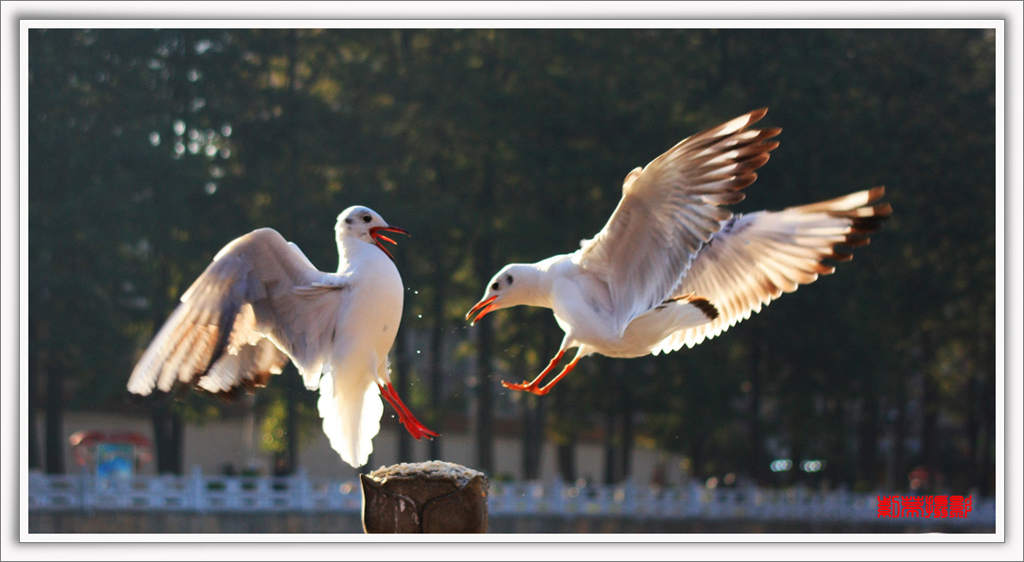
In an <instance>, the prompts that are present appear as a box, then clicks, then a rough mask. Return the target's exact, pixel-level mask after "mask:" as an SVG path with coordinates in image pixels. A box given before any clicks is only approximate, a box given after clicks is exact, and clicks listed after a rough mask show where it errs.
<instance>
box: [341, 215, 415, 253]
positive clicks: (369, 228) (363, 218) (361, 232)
mask: <svg viewBox="0 0 1024 562" xmlns="http://www.w3.org/2000/svg"><path fill="white" fill-rule="evenodd" d="M334 231H335V233H336V234H337V237H338V245H339V246H344V245H345V242H346V240H361V241H363V242H366V243H369V244H373V245H375V246H377V247H378V248H380V249H381V250H382V251H383V252H384V253H385V254H387V255H388V257H389V258H391V259H395V258H394V256H392V255H391V252H389V251H388V249H387V248H385V247H384V244H383V243H382V242H390V243H392V244H394V243H395V241H394V240H392V239H390V238H388V237H387V236H384V235H383V234H381V232H397V233H399V234H405V235H406V236H408V235H409V233H408V232H406V231H405V229H403V228H399V227H397V226H391V225H389V224H388V223H387V221H385V220H384V219H383V218H381V216H380V215H378V214H377V212H376V211H374V210H373V209H370V208H368V207H363V206H361V205H356V206H353V207H349V208H347V209H345V210H344V211H342V212H341V214H340V215H338V222H337V223H336V224H335V225H334Z"/></svg>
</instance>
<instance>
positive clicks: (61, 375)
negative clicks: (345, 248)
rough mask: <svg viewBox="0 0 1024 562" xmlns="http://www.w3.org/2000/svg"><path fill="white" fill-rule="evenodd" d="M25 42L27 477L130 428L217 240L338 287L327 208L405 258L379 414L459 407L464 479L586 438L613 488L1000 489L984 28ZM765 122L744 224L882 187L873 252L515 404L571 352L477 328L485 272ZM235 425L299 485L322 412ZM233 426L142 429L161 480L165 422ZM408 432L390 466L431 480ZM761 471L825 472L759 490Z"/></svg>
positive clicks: (988, 64) (35, 37) (37, 38)
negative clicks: (525, 383) (300, 455)
mask: <svg viewBox="0 0 1024 562" xmlns="http://www.w3.org/2000/svg"><path fill="white" fill-rule="evenodd" d="M28 49H29V112H28V120H29V147H28V148H29V160H28V161H29V192H28V195H29V255H28V261H29V278H28V279H29V283H30V288H29V316H30V334H29V374H30V376H29V381H30V388H29V393H30V395H29V407H30V417H29V421H30V423H31V424H32V427H31V429H32V431H30V436H31V439H30V447H29V452H30V458H29V464H30V466H31V467H33V468H39V469H43V470H46V471H48V472H54V473H59V472H62V471H64V470H65V467H63V466H62V458H63V457H62V455H61V454H58V453H57V451H60V450H61V448H62V447H63V446H64V443H62V442H61V439H62V436H61V429H60V424H61V420H62V415H63V412H65V411H68V410H88V409H96V410H106V411H109V410H124V409H132V408H134V409H135V410H136V411H138V407H137V406H130V405H128V404H127V403H126V401H125V395H126V390H125V383H126V381H127V377H128V373H129V372H130V371H131V367H132V365H133V363H134V361H135V359H136V358H137V357H138V355H139V354H140V353H141V350H142V349H143V347H144V346H145V345H146V344H147V343H148V341H149V338H150V337H151V336H152V334H153V332H154V330H155V329H156V328H158V327H159V325H160V324H161V323H162V322H163V321H164V320H165V319H166V317H167V316H168V314H169V313H170V311H171V310H172V308H173V307H174V305H175V303H176V302H177V299H178V298H179V297H180V295H181V293H182V292H183V291H184V290H185V289H186V288H187V287H188V285H189V284H190V283H191V282H192V280H194V279H195V277H196V276H197V275H198V274H199V273H200V272H201V271H202V270H203V269H204V268H205V267H206V265H207V264H208V263H209V262H210V260H211V259H212V257H213V255H214V254H215V253H216V252H217V251H218V250H219V249H220V248H221V247H222V246H223V245H224V244H226V243H227V242H229V241H230V240H232V239H233V238H235V237H237V236H239V235H241V234H243V233H245V232H247V231H249V230H251V229H253V228H257V227H262V226H270V227H273V228H275V229H277V230H279V231H280V232H281V233H282V234H283V235H284V236H285V237H286V238H287V239H289V240H291V241H294V242H295V243H297V244H298V245H299V246H300V247H302V248H303V250H304V251H305V253H306V254H307V255H308V256H309V257H310V259H311V260H312V261H313V262H314V263H315V264H317V265H318V266H319V267H320V268H321V269H324V270H333V269H334V268H335V267H336V259H337V257H336V249H335V243H334V240H333V230H332V227H333V224H334V220H335V217H336V216H337V213H338V212H340V211H341V210H342V209H344V208H345V207H348V206H350V205H353V204H364V205H368V206H370V207H372V208H374V209H376V210H377V211H379V212H380V213H381V214H382V215H383V216H384V217H385V218H386V219H387V220H388V221H389V222H392V223H393V224H397V225H401V226H403V227H405V228H407V229H409V230H410V231H411V232H412V233H413V236H414V237H413V238H412V239H411V240H405V241H401V245H400V247H399V248H398V250H397V251H396V252H395V253H396V258H397V261H398V266H399V269H400V271H401V273H402V276H403V278H404V280H405V283H406V286H407V287H408V288H409V291H408V293H407V299H406V312H405V317H404V319H403V325H402V329H401V331H400V333H399V340H398V342H397V343H396V349H395V352H394V353H395V359H394V360H393V366H394V367H395V370H396V371H397V381H398V385H399V387H400V388H399V392H400V393H401V394H402V395H403V396H405V397H406V399H407V401H409V402H410V403H411V404H410V405H411V406H412V407H413V409H414V410H416V411H417V412H420V413H422V415H421V418H423V420H424V422H426V423H427V425H428V426H430V427H432V428H433V429H435V430H441V431H442V432H444V430H445V428H446V425H449V424H453V423H456V421H457V420H458V419H460V417H461V419H464V418H465V417H466V416H469V415H472V416H475V423H473V424H472V426H473V427H474V428H475V431H476V443H477V461H478V462H477V465H476V466H475V468H478V469H481V470H485V471H490V470H491V469H493V467H494V451H493V435H494V432H495V427H496V425H497V424H501V423H504V422H506V421H508V420H512V421H516V422H518V424H519V425H518V427H521V431H522V435H523V442H524V444H526V445H527V446H526V447H524V453H523V466H524V473H525V474H526V475H527V476H528V477H531V476H532V477H535V476H536V470H537V468H536V466H537V460H538V458H539V455H540V448H539V445H538V444H539V443H540V442H541V441H542V440H545V439H546V440H550V441H553V442H554V443H556V444H557V445H558V465H559V469H560V471H561V474H562V475H563V477H564V478H566V479H568V480H572V479H575V478H577V477H579V476H580V473H581V472H582V471H581V470H580V467H577V466H575V465H574V464H575V463H574V456H573V446H574V443H576V441H577V440H578V438H579V436H581V435H583V434H586V433H594V432H597V433H598V434H600V435H602V436H603V438H604V439H605V443H606V459H607V460H608V462H606V466H605V474H604V479H605V480H606V481H609V482H615V481H619V480H622V479H623V478H625V477H627V476H628V474H629V470H630V467H629V462H628V459H629V454H628V453H629V451H630V449H631V448H632V447H634V446H636V445H637V443H640V442H642V443H645V444H647V445H650V446H656V447H659V448H662V449H664V450H668V451H673V452H679V453H681V454H683V455H684V456H685V458H686V462H687V463H688V467H689V471H690V473H691V474H692V476H694V477H695V478H698V479H701V480H703V479H706V478H709V477H712V476H714V475H720V474H725V473H733V474H738V475H740V477H742V478H746V479H748V480H750V481H753V482H757V483H758V484H760V485H789V484H793V483H796V482H801V483H808V484H814V483H815V479H821V478H827V479H828V480H829V482H831V483H832V484H834V485H844V486H847V487H850V488H853V489H865V490H870V489H877V488H879V487H881V486H885V485H888V486H890V487H892V486H895V487H899V488H903V487H906V485H907V481H906V475H907V474H908V473H909V472H910V470H912V469H913V468H915V467H924V468H925V469H926V470H928V471H929V472H930V473H931V474H932V475H933V476H937V477H940V478H942V481H943V482H944V485H946V486H948V487H950V488H951V489H955V490H957V491H961V490H967V489H969V488H977V489H978V490H980V491H981V492H982V493H986V494H991V493H993V492H994V487H995V468H994V463H995V454H996V453H995V445H996V441H995V427H996V419H995V411H996V410H995V400H996V373H995V367H996V356H995V338H996V332H995V325H996V324H995V321H996V297H995V294H996V291H995V289H996V287H995V279H996V251H995V243H996V230H995V227H996V222H995V221H996V211H997V209H996V191H995V180H996V167H995V163H996V154H995V150H996V145H995V138H996V137H995V135H996V129H995V126H996V119H995V117H996V114H995V43H994V34H993V33H991V32H989V31H985V30H969V29H937V30H908V29H877V30H840V29H831V30H810V29H807V30H799V29H777V30H701V29H683V30H671V29H644V30H562V29H557V30H556V29H550V30H479V29H470V30H419V29H404V30H365V29H364V30H345V29H333V30H317V29H300V30H288V29H266V30H245V29H231V30H217V29H183V30H176V29H163V30H132V29H101V30H73V29H47V30H39V29H36V30H31V31H30V33H29V45H28ZM763 106H767V107H769V108H770V112H769V113H768V115H767V117H766V118H765V120H764V121H763V122H762V123H761V125H764V126H781V127H783V129H784V131H783V133H782V135H781V136H780V140H781V142H782V145H781V147H780V148H779V149H778V150H776V151H775V152H774V153H773V157H772V160H771V162H770V163H769V164H768V165H767V166H765V167H764V168H763V169H762V170H761V171H760V174H759V175H760V179H759V180H758V181H757V182H756V183H755V184H754V185H753V186H751V187H750V188H748V189H747V190H746V192H747V199H746V200H745V201H743V202H742V203H740V204H739V205H737V210H739V211H741V212H742V211H753V210H759V209H763V208H772V209H777V208H782V207H785V206H790V205H796V204H803V203H808V202H812V201H817V200H821V199H826V198H830V197H834V196H838V195H842V194H845V193H848V192H852V191H856V190H861V189H866V188H868V187H872V186H875V185H882V184H884V185H886V186H887V195H886V200H887V201H890V202H891V203H892V205H893V207H894V209H895V214H894V217H893V218H892V219H891V220H890V221H889V222H888V223H887V224H886V226H885V228H884V229H883V230H882V231H881V232H880V233H879V234H877V235H876V236H875V237H874V238H873V244H872V245H871V246H869V247H866V248H861V249H859V250H858V251H857V252H856V255H855V259H854V261H853V262H852V263H850V264H843V265H841V266H840V267H839V268H838V271H837V274H836V275H834V276H832V277H825V278H823V279H822V280H820V281H819V282H817V283H815V284H813V285H810V286H807V287H803V288H801V289H800V290H799V291H798V292H797V293H796V294H794V295H791V296H786V297H784V298H782V299H781V300H779V301H777V302H776V303H773V304H772V305H771V306H770V307H769V308H768V309H767V310H765V311H763V312H762V313H761V314H758V315H756V316H754V317H753V318H751V319H750V320H748V321H745V322H743V323H741V324H740V325H738V326H736V327H734V328H733V329H731V330H729V331H728V332H727V333H726V334H725V335H723V336H722V337H720V338H716V339H714V340H711V341H708V342H705V343H703V344H701V345H700V346H698V347H696V348H694V349H692V350H690V349H684V350H682V351H680V352H677V353H674V354H670V355H667V356H657V357H647V358H641V359H634V360H614V359H607V358H600V357H594V358H590V359H587V361H586V362H584V363H583V364H581V367H580V369H578V370H577V371H576V372H575V373H574V374H573V375H572V376H570V377H568V378H567V379H565V380H564V381H563V382H562V383H560V384H559V386H558V387H557V389H556V391H555V392H554V393H553V394H552V395H549V396H547V397H543V398H539V399H538V398H537V397H535V396H524V395H522V394H521V393H509V392H507V391H505V390H504V389H503V388H502V387H501V386H500V384H499V380H500V379H502V378H506V379H519V378H525V379H529V378H532V376H533V375H534V374H535V373H536V372H537V371H539V370H540V369H541V368H542V367H543V365H545V364H546V361H547V360H548V358H550V357H551V356H552V355H553V354H554V351H555V350H556V349H557V346H558V343H559V341H560V338H561V332H560V331H559V330H558V328H557V326H556V325H555V322H554V320H553V318H552V317H551V315H550V313H549V312H548V311H543V310H538V309H513V310H511V311H507V312H503V313H499V314H494V315H491V316H490V317H489V318H488V319H487V320H486V321H484V322H482V323H481V324H479V325H477V326H476V327H474V328H472V329H469V330H467V329H466V325H465V321H464V320H463V318H462V316H463V314H464V313H465V311H466V310H467V309H468V308H469V307H470V306H471V305H472V304H473V303H474V302H476V299H477V298H478V297H479V295H480V294H482V292H483V289H484V283H486V281H487V280H488V279H489V277H490V276H491V275H492V274H493V273H494V272H496V271H497V269H498V268H499V267H501V266H502V265H503V264H505V263H508V262H513V261H523V262H532V261H536V260H539V259H542V258H545V257H547V256H550V255H553V254H557V253H565V252H570V251H572V250H574V249H575V248H576V247H577V245H578V243H579V241H580V240H581V239H584V238H588V237H590V236H592V235H593V234H594V233H596V232H597V231H598V230H599V229H600V228H601V226H602V225H603V224H604V222H605V221H606V220H607V217H608V216H609V215H610V213H611V211H612V210H613V209H614V207H615V205H616V203H617V202H618V200H619V197H620V194H621V181H622V179H623V178H624V177H625V175H626V173H627V172H628V171H629V170H631V169H632V168H633V167H635V166H638V165H644V164H646V163H647V162H649V161H650V160H651V159H653V158H654V157H655V156H657V155H659V154H661V153H662V152H663V151H664V150H665V149H667V148H668V147H670V146H672V145H673V144H674V143H676V142H678V141H679V140H681V139H682V138H684V137H686V136H689V135H691V134H693V133H696V132H698V131H699V130H701V129H703V128H706V127H709V126H712V125H716V124H718V123H719V122H722V121H724V120H727V119H730V118H732V117H735V116H738V115H740V114H742V113H745V112H747V111H749V110H752V109H755V108H758V107H763ZM414 350H415V352H414ZM421 351H422V353H421ZM289 372H290V371H286V373H289ZM414 383H418V384H414ZM250 406H251V402H250ZM257 406H258V408H259V409H260V412H261V415H262V416H263V419H264V427H265V428H266V431H267V435H268V437H267V440H268V443H269V444H270V446H271V448H273V449H274V450H275V451H277V453H278V455H279V462H278V464H279V466H281V467H282V470H283V471H285V472H288V471H290V470H294V469H295V468H296V467H295V462H296V457H295V451H296V450H297V447H298V446H300V441H299V440H298V439H295V438H294V437H297V436H299V435H300V434H302V433H303V432H304V431H306V432H308V431H319V429H318V425H319V422H318V420H317V415H316V408H315V393H311V392H306V391H305V390H303V389H302V388H301V383H300V381H299V379H298V377H295V376H283V377H278V378H276V379H275V380H274V381H273V383H272V384H271V385H270V387H269V388H268V389H266V390H265V391H264V393H261V394H260V397H259V400H258V403H257ZM241 407H243V406H237V405H236V406H222V405H220V404H219V403H217V402H216V401H213V400H210V399H209V398H206V397H198V398H197V397H194V396H193V397H189V398H188V399H186V400H184V401H182V402H179V403H174V404H170V405H167V406H164V407H161V408H155V409H153V411H152V417H153V427H154V434H155V437H156V440H157V445H158V458H159V470H160V471H161V472H181V469H182V467H181V440H182V439H183V431H182V427H183V424H186V423H188V422H189V421H191V420H198V419H204V418H209V417H212V416H223V415H232V414H233V413H237V412H238V411H239V408H241ZM386 417H387V416H386ZM402 435H403V437H402V439H401V440H400V442H399V447H400V455H399V456H400V457H401V458H402V459H403V460H422V459H411V458H407V457H408V456H409V451H410V441H409V436H408V435H405V434H404V432H403V433H402ZM443 447H444V440H443V439H439V440H435V441H434V442H432V444H431V457H432V458H441V456H442V455H443ZM777 458H790V459H792V461H793V462H794V463H800V462H802V461H803V460H809V459H826V460H827V466H826V470H823V471H821V472H819V473H814V474H811V473H803V472H800V471H796V470H791V471H787V472H779V473H774V472H772V471H771V470H770V469H769V466H770V463H771V461H772V460H773V459H777ZM531 471H532V472H531ZM933 483H934V479H933Z"/></svg>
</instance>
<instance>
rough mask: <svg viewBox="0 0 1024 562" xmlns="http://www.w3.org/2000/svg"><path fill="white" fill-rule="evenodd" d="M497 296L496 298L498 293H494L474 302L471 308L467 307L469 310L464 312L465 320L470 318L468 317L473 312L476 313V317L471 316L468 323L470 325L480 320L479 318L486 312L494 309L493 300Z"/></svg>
mask: <svg viewBox="0 0 1024 562" xmlns="http://www.w3.org/2000/svg"><path fill="white" fill-rule="evenodd" d="M497 298H498V295H494V296H493V297H489V298H486V299H484V300H482V301H480V302H478V303H476V305H475V306H473V308H471V309H469V312H467V313H466V320H470V318H471V317H472V316H473V315H474V314H476V318H473V319H472V320H470V322H469V325H470V326H472V325H473V324H476V323H477V322H479V321H480V319H481V318H483V317H484V316H486V315H487V313H488V312H490V311H492V310H494V308H495V306H494V301H495V300H497Z"/></svg>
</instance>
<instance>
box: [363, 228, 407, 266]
mask: <svg viewBox="0 0 1024 562" xmlns="http://www.w3.org/2000/svg"><path fill="white" fill-rule="evenodd" d="M382 230H383V231H384V232H397V233H399V234H404V235H406V236H411V234H409V233H408V232H407V231H406V230H405V229H404V228H399V227H397V226H374V227H371V228H370V238H373V241H374V243H376V244H377V247H378V248H380V249H381V251H382V252H384V253H385V254H387V255H388V257H389V258H391V260H392V261H394V259H395V256H392V255H391V252H389V251H388V249H387V248H385V247H384V244H382V243H381V240H383V241H385V242H391V243H392V244H395V243H396V242H395V241H394V240H392V239H390V238H388V237H387V236H384V235H383V234H381V233H380V232H381V231H382Z"/></svg>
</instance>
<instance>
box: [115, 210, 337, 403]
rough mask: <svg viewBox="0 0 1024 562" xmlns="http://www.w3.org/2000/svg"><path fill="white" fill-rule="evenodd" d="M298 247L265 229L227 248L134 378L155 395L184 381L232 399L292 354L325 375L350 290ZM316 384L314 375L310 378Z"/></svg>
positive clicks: (308, 369)
mask: <svg viewBox="0 0 1024 562" xmlns="http://www.w3.org/2000/svg"><path fill="white" fill-rule="evenodd" d="M344 289H345V285H344V283H343V281H341V280H339V279H338V278H337V276H334V275H331V274H328V273H324V272H321V271H319V270H317V269H316V268H315V267H313V266H312V264H311V263H310V262H309V260H308V259H306V257H305V256H304V255H303V254H302V253H301V251H299V250H298V248H297V247H295V246H294V245H290V244H289V243H288V242H286V241H285V239H284V238H283V237H282V236H281V235H280V234H278V233H277V232H276V231H274V230H273V229H269V228H264V229H259V230H256V231H253V232H251V233H249V234H246V235H245V236H242V237H240V238H237V239H235V240H234V241H232V242H231V243H230V244H228V245H227V246H225V247H224V248H223V249H222V250H221V251H220V252H219V253H218V254H217V256H216V257H215V258H214V260H213V262H212V263H211V264H210V265H209V266H208V267H207V268H206V270H205V271H204V272H203V274H202V275H200V276H199V278H198V279H196V281H195V282H194V283H193V284H192V286H191V287H189V289H188V290H187V291H186V292H185V294H184V295H183V296H182V299H181V300H182V302H181V303H180V304H179V305H178V307H177V308H176V309H175V310H174V312H173V313H172V314H171V316H170V318H168V320H167V322H165V323H164V325H163V326H162V327H161V328H160V330H159V331H158V332H157V334H156V336H155V337H154V338H153V341H152V343H150V345H149V347H148V348H147V349H146V350H145V352H144V353H143V355H142V357H141V358H140V360H139V362H138V363H137V364H136V366H135V368H134V370H133V371H132V374H131V376H130V377H129V380H128V390H129V391H131V392H133V393H136V394H142V395H148V394H150V393H151V392H153V390H154V389H156V390H158V391H161V392H170V391H171V390H172V389H174V388H175V387H176V386H179V385H192V384H195V385H196V386H197V387H198V388H200V389H203V390H206V391H209V392H215V393H224V394H225V395H227V396H231V395H233V394H234V392H235V391H236V390H237V389H238V388H240V387H241V388H252V387H253V386H262V385H263V384H266V379H267V378H268V377H269V375H270V374H271V373H279V372H280V371H281V368H282V367H283V366H284V365H285V364H287V361H288V359H289V358H290V359H292V360H293V361H295V362H296V364H297V365H298V366H299V368H300V370H301V371H303V373H304V375H306V374H307V373H308V374H309V375H310V376H312V375H313V373H312V371H314V370H315V375H319V372H320V367H321V365H322V363H323V355H324V353H326V349H325V346H326V345H329V342H325V341H323V340H322V339H316V338H313V339H307V335H308V334H324V333H325V332H326V334H327V335H328V336H333V330H328V329H326V327H327V326H329V325H330V322H332V321H336V320H337V317H338V316H337V315H338V312H339V310H340V309H341V307H342V306H344V299H345V296H346V294H347V291H345V290H344ZM307 384H309V380H307Z"/></svg>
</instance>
